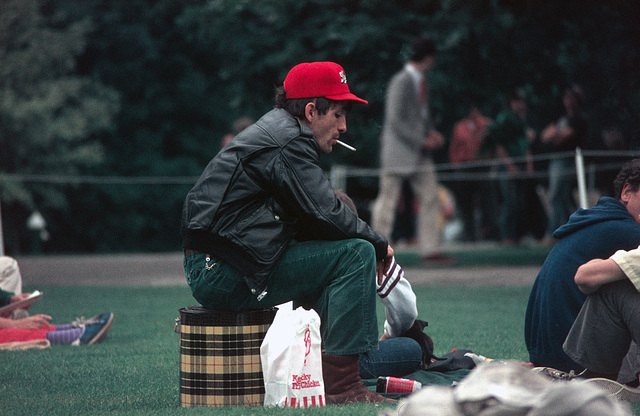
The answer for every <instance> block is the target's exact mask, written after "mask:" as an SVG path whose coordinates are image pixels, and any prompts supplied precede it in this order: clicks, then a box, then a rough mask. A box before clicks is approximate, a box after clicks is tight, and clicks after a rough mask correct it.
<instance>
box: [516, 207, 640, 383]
mask: <svg viewBox="0 0 640 416" xmlns="http://www.w3.org/2000/svg"><path fill="white" fill-rule="evenodd" d="M553 236H554V237H555V238H557V239H558V242H557V243H556V245H555V246H554V247H553V249H552V250H551V252H550V253H549V256H548V257H547V259H546V260H545V262H544V264H543V266H542V268H541V269H540V272H539V273H538V276H537V277H536V280H535V282H534V284H533V288H532V290H531V295H530V296H529V304H528V306H527V312H526V317H525V328H524V329H525V342H526V344H527V349H528V350H529V355H530V360H531V362H532V363H533V364H534V365H536V366H547V367H553V368H556V369H559V370H563V371H570V370H576V371H580V370H582V368H581V367H580V366H579V365H578V364H576V363H575V362H573V360H571V359H570V358H569V357H568V356H567V355H566V354H565V353H564V351H563V349H562V344H563V343H564V340H565V338H566V337H567V334H568V333H569V330H570V329H571V326H572V325H573V322H574V321H575V318H576V316H578V313H579V312H580V309H581V307H582V304H583V303H584V301H585V299H586V295H585V294H584V293H582V292H580V290H579V289H578V286H577V285H576V284H575V282H574V280H573V279H574V277H575V274H576V271H577V270H578V267H580V266H581V265H582V264H584V263H586V262H588V261H589V260H592V259H596V258H599V259H606V258H608V257H609V256H611V255H612V254H613V253H615V252H616V251H617V250H630V249H633V248H637V247H638V245H639V244H640V225H638V224H637V223H636V222H635V220H634V219H633V217H632V216H631V214H629V212H628V211H627V209H626V208H625V207H624V205H623V204H622V203H621V202H620V201H618V200H616V199H614V198H610V197H602V198H600V200H599V201H598V203H597V205H595V206H594V207H592V208H589V209H579V210H578V211H576V212H575V213H573V214H572V215H571V217H570V218H569V221H568V222H567V223H566V224H565V225H563V226H561V227H559V228H558V229H557V230H556V231H555V232H554V233H553Z"/></svg>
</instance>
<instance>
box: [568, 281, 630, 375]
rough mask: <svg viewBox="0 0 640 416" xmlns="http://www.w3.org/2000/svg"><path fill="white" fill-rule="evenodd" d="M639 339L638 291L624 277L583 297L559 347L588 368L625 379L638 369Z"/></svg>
mask: <svg viewBox="0 0 640 416" xmlns="http://www.w3.org/2000/svg"><path fill="white" fill-rule="evenodd" d="M639 341H640V293H639V292H638V291H637V290H636V288H635V287H634V286H633V284H632V283H631V282H630V281H628V280H624V281H620V282H615V283H611V284H608V285H604V286H602V287H601V288H600V289H599V290H598V291H597V292H595V293H593V294H591V295H590V296H589V297H587V300H586V301H585V303H584V305H582V309H581V310H580V313H579V314H578V317H577V318H576V320H575V322H574V323H573V326H572V327H571V330H570V331H569V334H568V335H567V338H566V340H565V342H564V345H563V349H564V351H565V353H567V355H568V356H569V357H571V359H572V360H574V361H575V362H576V363H578V364H580V365H582V366H583V367H585V368H587V369H588V370H590V371H592V372H595V373H599V374H605V375H609V376H612V377H615V376H616V375H617V379H618V381H619V382H621V383H629V382H632V381H637V380H638V374H639V373H640V355H639V351H638V345H637V344H638V343H639Z"/></svg>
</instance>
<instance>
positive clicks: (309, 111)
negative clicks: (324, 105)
mask: <svg viewBox="0 0 640 416" xmlns="http://www.w3.org/2000/svg"><path fill="white" fill-rule="evenodd" d="M317 114H318V109H317V108H316V105H315V103H313V102H308V103H307V105H305V106H304V118H305V120H306V121H307V123H311V121H313V119H314V118H315V117H316V116H317Z"/></svg>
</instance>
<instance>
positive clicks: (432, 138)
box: [424, 130, 445, 151]
mask: <svg viewBox="0 0 640 416" xmlns="http://www.w3.org/2000/svg"><path fill="white" fill-rule="evenodd" d="M444 143H445V140H444V136H443V135H442V134H441V133H440V132H438V131H436V130H430V131H429V133H427V138H426V139H425V141H424V148H425V149H426V150H429V151H431V150H436V149H439V148H441V147H442V146H444Z"/></svg>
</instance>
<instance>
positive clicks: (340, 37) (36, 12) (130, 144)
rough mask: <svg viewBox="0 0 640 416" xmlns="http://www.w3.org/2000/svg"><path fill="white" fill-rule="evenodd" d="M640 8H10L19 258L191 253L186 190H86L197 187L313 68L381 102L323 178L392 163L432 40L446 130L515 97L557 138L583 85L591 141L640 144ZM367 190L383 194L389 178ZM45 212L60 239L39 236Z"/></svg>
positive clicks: (237, 4)
mask: <svg viewBox="0 0 640 416" xmlns="http://www.w3.org/2000/svg"><path fill="white" fill-rule="evenodd" d="M639 9H640V6H638V5H637V3H636V2H634V1H632V0H619V1H616V2H609V1H563V2H545V1H541V0H522V1H513V0H472V1H469V0H403V1H396V2H389V1H381V0H358V1H356V0H341V1H335V0H307V1H299V0H253V1H252V0H190V1H175V0H160V1H151V0H109V1H102V0H83V1H80V0H72V1H70V0H3V1H2V2H0V63H1V65H0V198H1V199H0V203H1V205H0V208H1V210H0V212H1V214H2V224H3V229H4V240H5V250H6V252H7V253H10V254H12V253H13V254H15V253H21V252H29V251H33V250H36V249H39V248H40V247H43V248H44V250H45V251H48V252H119V251H163V250H177V249H179V248H180V247H179V244H180V238H179V221H180V210H181V205H182V201H183V199H184V196H185V194H186V192H187V191H188V189H189V188H190V183H189V180H188V179H187V180H184V181H177V182H170V181H166V182H164V183H163V181H162V180H160V181H159V183H158V184H150V183H140V182H134V183H129V184H127V183H126V181H111V182H109V181H91V180H87V181H83V180H78V179H76V180H72V179H71V178H82V177H89V178H96V177H97V178H103V177H117V178H139V177H147V178H160V179H162V178H193V177H196V176H197V175H199V174H200V172H201V171H202V169H203V168H204V166H205V165H206V163H207V162H208V161H209V160H210V159H211V157H213V156H214V155H215V153H216V152H217V151H218V150H219V148H220V140H221V138H222V137H223V136H224V135H225V134H226V133H228V132H229V131H230V130H231V124H232V122H233V120H235V119H236V118H238V117H241V116H249V117H253V118H258V117H260V116H261V115H262V114H263V113H265V112H266V111H268V110H269V108H271V107H272V105H273V101H272V100H273V94H274V88H275V87H276V86H277V85H278V84H280V83H281V82H282V80H283V79H284V76H285V75H286V73H287V71H288V70H289V69H290V68H291V67H292V66H293V65H295V64H297V63H299V62H303V61H319V60H333V61H336V62H338V63H340V64H341V65H342V66H343V67H344V68H345V71H346V72H347V75H348V79H349V83H350V88H351V89H352V90H353V91H354V92H356V93H357V94H358V95H359V96H362V97H364V98H366V99H367V100H369V103H370V104H369V105H367V106H361V107H358V108H357V109H356V110H354V111H353V112H352V113H351V114H350V115H349V131H348V133H347V139H348V141H349V142H350V143H351V144H353V145H354V146H355V147H357V148H358V152H356V153H351V152H334V154H332V155H330V156H328V157H326V158H324V159H323V163H324V166H325V167H326V168H329V167H330V166H331V165H332V164H334V163H340V164H345V165H350V166H357V167H375V166H377V149H378V136H379V133H380V129H381V123H382V110H383V104H384V94H385V89H386V85H387V82H388V81H389V78H390V77H391V76H392V75H393V73H395V72H396V71H397V70H399V69H400V68H401V66H402V65H403V63H404V62H405V60H406V58H407V46H408V43H409V41H410V40H411V39H412V38H413V37H415V36H418V35H423V36H429V37H431V38H433V39H434V40H435V41H436V43H437V45H438V54H437V60H436V66H435V67H434V69H433V71H432V72H431V73H430V92H431V106H432V109H433V112H434V114H435V116H436V120H437V123H438V129H439V130H440V131H442V132H443V133H444V134H445V136H446V135H447V134H448V132H450V130H451V127H452V125H453V123H454V122H455V121H456V120H458V119H459V118H461V117H462V116H463V115H464V114H465V113H466V112H467V110H468V108H469V106H470V105H471V104H473V103H475V104H478V105H479V106H480V107H481V108H482V109H483V112H484V113H485V114H487V115H490V116H493V115H495V114H496V113H497V112H498V111H499V110H500V109H501V108H502V107H503V105H504V101H505V98H506V96H507V95H508V94H509V92H511V91H512V90H514V89H516V88H517V89H520V90H521V91H523V92H524V93H525V95H526V96H527V100H528V101H529V104H530V106H531V123H532V124H533V125H534V127H538V128H542V127H543V126H544V125H546V124H547V123H548V122H550V121H553V120H555V119H557V118H558V116H559V115H560V114H561V113H562V107H561V96H562V93H563V91H564V88H565V87H566V86H567V85H568V84H571V83H578V84H580V85H582V86H583V87H584V89H585V91H586V92H587V98H588V104H587V110H586V111H587V112H588V118H589V128H590V130H589V137H590V146H591V147H592V148H604V147H605V146H607V145H610V144H609V143H607V142H605V141H603V140H602V136H603V134H602V133H603V131H614V132H618V133H619V135H618V136H617V137H622V138H623V140H622V141H621V142H620V143H617V146H618V147H619V148H621V149H624V150H628V149H636V148H637V147H638V139H639V135H640V134H639V132H640V121H639V119H638V117H636V112H637V108H639V104H640V95H639V94H638V92H637V91H638V86H639V84H638V81H639V77H640V75H639V74H638V71H637V68H638V67H640V65H639V64H640V56H639V53H640V52H639V50H638V48H637V45H638V44H640V25H639V23H640V19H639V17H640V10H639ZM439 160H440V161H446V154H445V153H444V152H443V154H441V155H440V156H439ZM52 178H58V179H60V178H70V179H69V180H68V181H64V180H58V181H56V180H52ZM350 192H351V191H350ZM355 192H362V193H363V194H364V195H363V197H372V196H375V192H376V180H375V178H363V179H360V180H359V182H358V183H357V184H356V188H355ZM35 211H38V212H39V213H40V214H41V215H42V217H43V218H44V219H45V220H46V231H47V232H48V239H47V240H46V241H42V238H41V233H40V232H39V231H37V230H33V229H29V227H27V221H28V219H29V217H30V216H31V215H32V214H33V213H34V212H35Z"/></svg>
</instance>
